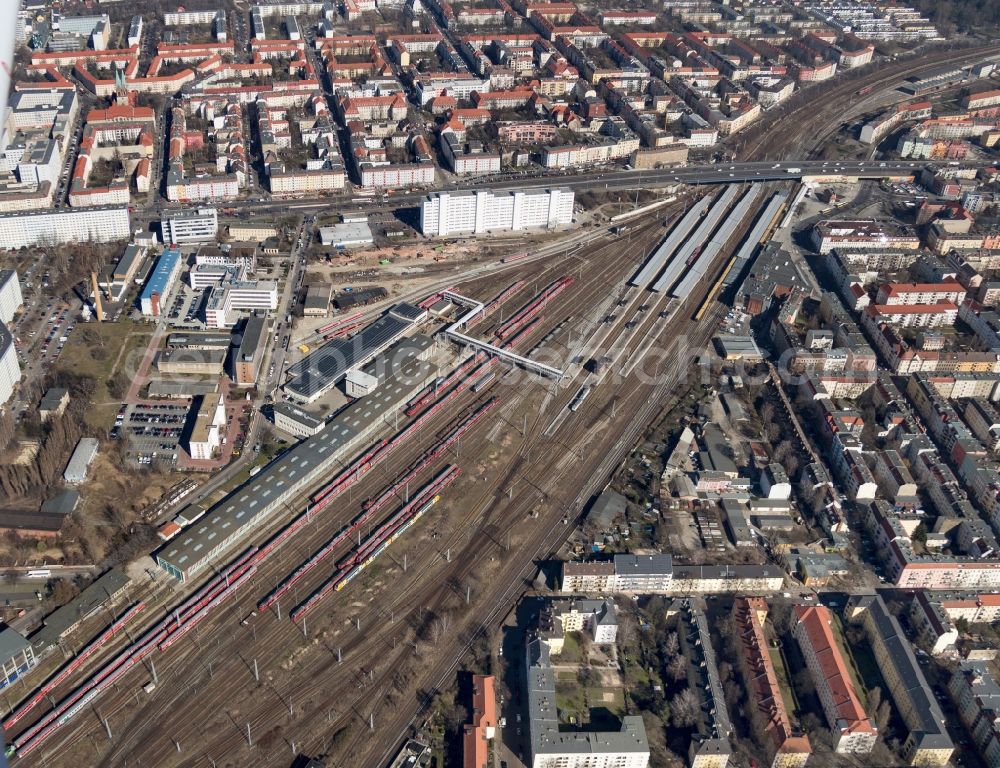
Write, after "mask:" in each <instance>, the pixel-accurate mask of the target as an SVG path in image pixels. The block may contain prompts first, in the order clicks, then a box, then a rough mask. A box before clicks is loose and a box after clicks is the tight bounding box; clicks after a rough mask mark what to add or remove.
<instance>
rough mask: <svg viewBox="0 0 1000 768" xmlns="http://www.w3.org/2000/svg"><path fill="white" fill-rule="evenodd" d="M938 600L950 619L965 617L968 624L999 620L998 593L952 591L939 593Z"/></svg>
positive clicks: (999, 603) (999, 596)
mask: <svg viewBox="0 0 1000 768" xmlns="http://www.w3.org/2000/svg"><path fill="white" fill-rule="evenodd" d="M938 600H939V602H940V605H941V608H942V609H943V610H944V612H945V613H946V614H948V618H950V619H951V620H952V621H958V620H959V619H965V620H966V621H967V622H969V623H970V624H985V623H993V622H997V621H1000V595H996V594H981V595H977V594H975V593H971V594H970V593H965V594H963V593H954V594H947V595H941V596H940V597H939V598H938Z"/></svg>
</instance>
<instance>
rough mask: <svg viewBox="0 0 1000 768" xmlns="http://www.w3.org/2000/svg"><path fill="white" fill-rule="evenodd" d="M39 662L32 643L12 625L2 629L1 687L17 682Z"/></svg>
mask: <svg viewBox="0 0 1000 768" xmlns="http://www.w3.org/2000/svg"><path fill="white" fill-rule="evenodd" d="M37 663H38V659H37V658H35V651H34V649H33V648H32V647H31V643H29V642H28V641H27V640H25V639H24V636H23V635H22V634H21V633H20V632H18V631H16V630H13V629H11V628H10V627H5V628H4V629H3V630H0V688H6V687H7V686H8V685H10V684H11V683H13V682H16V681H17V679H18V678H20V677H21V675H23V674H25V673H26V672H27V671H28V670H30V669H31V668H32V667H34V666H35V665H36V664H37Z"/></svg>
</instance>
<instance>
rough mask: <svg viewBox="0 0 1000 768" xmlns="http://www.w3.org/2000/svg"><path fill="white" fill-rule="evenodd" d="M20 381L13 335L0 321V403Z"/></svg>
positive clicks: (6, 398) (7, 397) (3, 401)
mask: <svg viewBox="0 0 1000 768" xmlns="http://www.w3.org/2000/svg"><path fill="white" fill-rule="evenodd" d="M20 381H21V365H20V363H19V362H18V360H17V349H16V348H15V347H14V337H13V336H12V335H11V333H10V331H9V330H7V326H6V324H5V323H3V322H0V405H3V404H4V403H6V402H7V401H8V400H10V396H11V395H13V394H14V388H15V387H17V384H18V382H20Z"/></svg>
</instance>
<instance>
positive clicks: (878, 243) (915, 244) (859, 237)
mask: <svg viewBox="0 0 1000 768" xmlns="http://www.w3.org/2000/svg"><path fill="white" fill-rule="evenodd" d="M812 243H813V246H815V248H816V250H818V251H819V252H820V253H821V254H827V253H829V252H830V251H832V250H833V249H834V248H840V249H844V250H852V249H854V250H876V249H877V250H886V249H893V250H907V251H916V250H918V249H919V248H920V238H919V237H917V235H916V234H915V233H913V232H910V231H908V230H907V229H906V228H905V227H903V226H901V225H899V224H895V223H892V222H886V221H873V220H863V221H839V220H824V221H820V222H817V224H816V225H815V226H814V227H813V231H812Z"/></svg>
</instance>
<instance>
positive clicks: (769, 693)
mask: <svg viewBox="0 0 1000 768" xmlns="http://www.w3.org/2000/svg"><path fill="white" fill-rule="evenodd" d="M766 618H767V602H766V601H765V600H764V599H763V598H761V597H741V598H737V600H736V602H735V603H734V604H733V620H734V621H735V623H736V632H737V634H738V635H739V638H740V657H741V659H742V661H743V674H744V677H745V679H746V684H747V696H748V698H749V700H750V702H751V704H755V705H756V707H757V711H758V713H759V714H760V715H761V719H762V723H761V725H762V728H763V730H764V732H765V733H766V734H767V736H768V738H769V739H770V747H771V754H773V758H772V761H771V768H800V766H803V765H805V763H806V761H807V760H808V759H809V755H810V754H811V753H812V748H811V746H810V744H809V739H808V738H807V737H806V736H804V735H801V734H799V733H796V732H795V730H794V729H793V728H792V724H791V720H790V719H789V717H788V710H787V709H786V707H785V701H784V699H783V698H782V693H781V686H780V685H779V684H778V676H777V673H776V672H775V669H774V663H773V662H772V660H771V655H770V652H769V650H768V644H767V638H766V637H765V634H764V620H765V619H766Z"/></svg>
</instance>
